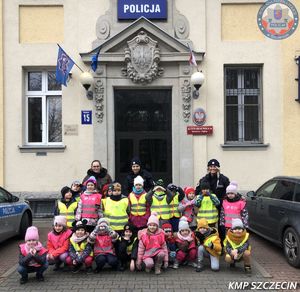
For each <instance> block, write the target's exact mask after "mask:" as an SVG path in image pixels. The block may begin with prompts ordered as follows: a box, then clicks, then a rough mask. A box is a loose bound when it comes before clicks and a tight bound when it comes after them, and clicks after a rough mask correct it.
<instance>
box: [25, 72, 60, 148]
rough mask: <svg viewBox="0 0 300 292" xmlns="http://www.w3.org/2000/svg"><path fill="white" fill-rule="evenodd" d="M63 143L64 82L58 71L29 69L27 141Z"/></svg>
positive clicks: (34, 142)
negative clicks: (62, 87)
mask: <svg viewBox="0 0 300 292" xmlns="http://www.w3.org/2000/svg"><path fill="white" fill-rule="evenodd" d="M61 143H62V100H61V85H60V84H57V83H56V78H55V71H50V70H49V71H30V72H26V144H29V145H31V144H32V145H55V144H61Z"/></svg>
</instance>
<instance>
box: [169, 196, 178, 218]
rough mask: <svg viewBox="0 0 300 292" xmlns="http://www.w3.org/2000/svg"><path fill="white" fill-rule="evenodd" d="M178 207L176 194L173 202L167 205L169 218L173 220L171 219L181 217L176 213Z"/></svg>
mask: <svg viewBox="0 0 300 292" xmlns="http://www.w3.org/2000/svg"><path fill="white" fill-rule="evenodd" d="M178 205H179V193H176V195H175V196H174V197H173V200H172V201H171V203H170V204H169V208H170V218H173V217H176V218H180V217H181V215H180V213H179V211H178Z"/></svg>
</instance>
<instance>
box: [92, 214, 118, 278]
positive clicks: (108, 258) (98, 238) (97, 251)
mask: <svg viewBox="0 0 300 292" xmlns="http://www.w3.org/2000/svg"><path fill="white" fill-rule="evenodd" d="M117 239H118V234H117V233H116V232H115V231H113V230H112V229H111V228H110V226H109V221H108V219H106V218H100V219H99V220H98V223H97V226H96V227H95V229H94V230H93V232H92V233H91V235H90V236H89V241H90V242H91V243H94V256H95V262H96V265H97V268H96V270H95V272H96V273H99V272H100V271H101V270H102V268H103V267H104V266H105V264H106V263H108V264H109V265H110V266H111V267H112V268H113V269H115V270H116V269H117V267H118V258H117V256H116V253H115V248H114V242H115V241H116V240H117Z"/></svg>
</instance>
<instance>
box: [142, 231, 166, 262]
mask: <svg viewBox="0 0 300 292" xmlns="http://www.w3.org/2000/svg"><path fill="white" fill-rule="evenodd" d="M147 230H148V229H147V228H145V229H143V230H140V231H139V233H138V238H139V247H138V260H143V259H146V258H153V257H154V256H156V255H157V254H158V253H159V252H161V251H163V252H164V254H165V258H164V262H168V260H169V255H168V248H167V244H166V240H165V234H164V232H163V230H162V229H160V228H158V230H157V231H156V232H155V233H153V234H152V233H149V232H148V231H147Z"/></svg>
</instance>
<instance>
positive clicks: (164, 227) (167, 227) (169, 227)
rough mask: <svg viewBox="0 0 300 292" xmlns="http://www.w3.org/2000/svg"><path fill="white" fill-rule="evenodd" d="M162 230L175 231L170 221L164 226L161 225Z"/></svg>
mask: <svg viewBox="0 0 300 292" xmlns="http://www.w3.org/2000/svg"><path fill="white" fill-rule="evenodd" d="M161 228H162V230H163V231H171V232H172V231H173V230H172V225H171V224H170V223H164V224H163V225H162V226H161Z"/></svg>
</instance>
